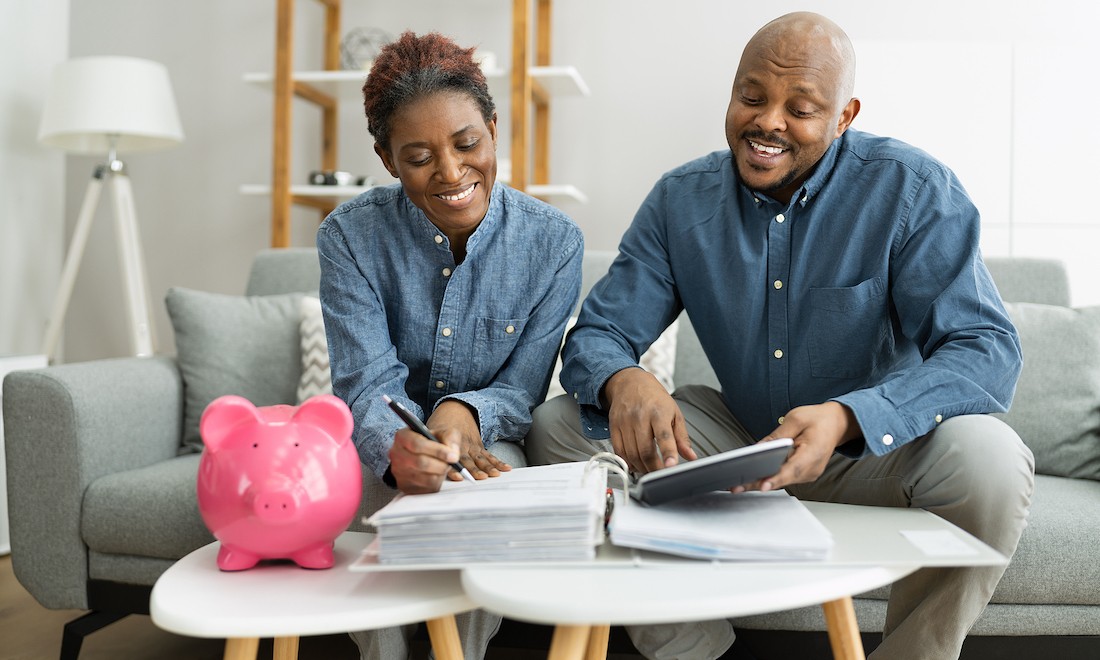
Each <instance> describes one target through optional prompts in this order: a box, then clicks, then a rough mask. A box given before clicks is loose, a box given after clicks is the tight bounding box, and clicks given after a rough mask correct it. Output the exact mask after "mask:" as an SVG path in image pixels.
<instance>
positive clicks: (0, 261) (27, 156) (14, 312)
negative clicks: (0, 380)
mask: <svg viewBox="0 0 1100 660" xmlns="http://www.w3.org/2000/svg"><path fill="white" fill-rule="evenodd" d="M68 13H69V3H68V0H41V1H40V2H33V3H32V2H20V1H19V0H0V16H3V20H0V355H19V354H28V353H37V352H38V351H39V349H40V346H41V343H42V335H43V332H44V330H45V327H46V321H47V317H48V316H49V307H50V304H51V303H52V299H53V291H54V288H55V287H56V286H57V279H58V273H59V272H60V268H61V266H60V264H61V252H62V249H63V248H62V233H63V228H64V224H63V222H62V212H63V209H64V205H63V204H62V199H63V198H62V195H61V194H60V193H61V192H62V191H63V190H64V186H65V159H64V157H63V156H62V154H61V153H59V152H50V151H47V150H45V149H42V148H41V147H39V146H38V142H37V136H38V122H39V118H40V117H41V115H42V106H43V103H44V102H45V97H46V89H47V86H48V84H49V76H50V72H51V71H52V70H53V67H54V65H56V64H57V63H59V62H62V61H64V60H65V58H66V57H67V54H68V48H69V32H68V26H69V21H68Z"/></svg>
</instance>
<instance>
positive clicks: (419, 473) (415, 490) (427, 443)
mask: <svg viewBox="0 0 1100 660" xmlns="http://www.w3.org/2000/svg"><path fill="white" fill-rule="evenodd" d="M437 435H438V436H439V439H440V442H435V441H434V440H429V439H427V438H425V437H424V436H422V435H420V434H419V433H417V432H416V431H413V430H412V429H409V428H402V429H401V430H399V431H398V432H397V433H396V434H394V436H393V446H392V447H390V472H391V473H392V474H393V478H394V480H396V481H397V487H398V489H400V490H401V492H403V493H409V494H413V495H415V494H419V493H434V492H436V491H437V490H439V487H440V486H441V485H442V484H443V479H444V478H446V476H447V474H448V473H451V472H454V470H452V469H451V463H454V462H456V461H458V455H459V453H460V452H459V447H460V446H461V442H460V441H459V439H458V437H457V434H456V433H454V432H453V430H452V431H451V432H448V433H446V434H443V433H437ZM456 474H457V473H456Z"/></svg>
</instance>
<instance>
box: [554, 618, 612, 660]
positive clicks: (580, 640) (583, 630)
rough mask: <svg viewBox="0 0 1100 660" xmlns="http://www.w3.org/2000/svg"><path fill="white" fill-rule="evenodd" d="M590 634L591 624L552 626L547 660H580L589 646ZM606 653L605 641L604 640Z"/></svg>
mask: <svg viewBox="0 0 1100 660" xmlns="http://www.w3.org/2000/svg"><path fill="white" fill-rule="evenodd" d="M591 635H592V626H567V625H564V624H558V626H557V627H555V628H554V637H553V638H552V639H551V640H550V654H549V655H547V656H546V658H547V660H580V659H581V658H584V657H585V652H586V651H587V650H588V648H589V644H588V640H589V638H590V637H591ZM604 644H605V646H604V651H605V653H606V650H607V647H606V644H607V642H606V641H605V642H604Z"/></svg>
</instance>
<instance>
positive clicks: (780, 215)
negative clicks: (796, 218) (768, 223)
mask: <svg viewBox="0 0 1100 660" xmlns="http://www.w3.org/2000/svg"><path fill="white" fill-rule="evenodd" d="M784 220H786V218H784V217H783V214H782V213H780V214H779V215H777V216H775V221H776V222H779V223H782V222H783V221H784Z"/></svg>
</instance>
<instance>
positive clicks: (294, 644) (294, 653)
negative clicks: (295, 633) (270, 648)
mask: <svg viewBox="0 0 1100 660" xmlns="http://www.w3.org/2000/svg"><path fill="white" fill-rule="evenodd" d="M274 646H275V648H274V652H273V653H272V654H271V657H272V658H273V660H298V638H297V637H276V638H275V645H274Z"/></svg>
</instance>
